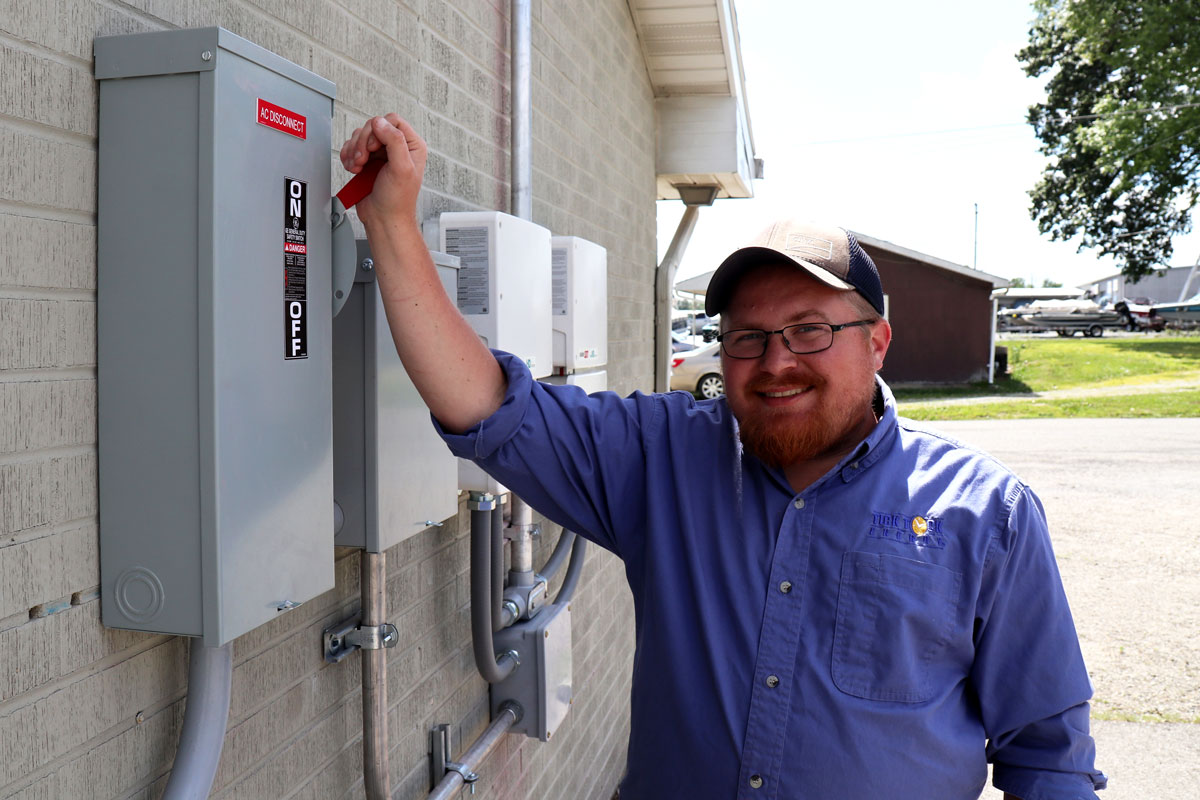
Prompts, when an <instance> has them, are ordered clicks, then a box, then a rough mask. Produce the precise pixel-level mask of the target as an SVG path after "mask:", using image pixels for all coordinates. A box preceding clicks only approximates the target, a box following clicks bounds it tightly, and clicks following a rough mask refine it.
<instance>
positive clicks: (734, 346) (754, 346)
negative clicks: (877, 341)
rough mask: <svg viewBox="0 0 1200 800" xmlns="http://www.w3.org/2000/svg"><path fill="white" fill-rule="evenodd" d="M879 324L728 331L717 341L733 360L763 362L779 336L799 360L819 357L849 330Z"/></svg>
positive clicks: (817, 324)
mask: <svg viewBox="0 0 1200 800" xmlns="http://www.w3.org/2000/svg"><path fill="white" fill-rule="evenodd" d="M876 322H878V320H874V319H860V320H855V321H854V322H844V323H842V324H841V325H830V324H829V323H828V322H805V323H802V324H800V325H788V326H787V327H786V328H780V329H779V330H777V331H762V330H758V329H756V328H742V329H739V330H736V331H726V332H725V333H722V334H721V335H720V336H718V337H717V341H718V342H720V343H721V349H722V350H723V351H725V355H727V356H729V357H730V358H762V356H763V354H764V353H766V352H767V341H768V340H769V339H770V338H771V336H772V335H774V334H776V333H778V334H779V337H780V338H781V339H783V345H784V347H786V348H787V349H788V350H790V351H792V352H793V353H795V354H796V355H798V356H803V355H808V354H809V353H819V352H821V351H822V350H828V349H829V348H830V347H832V346H833V335H834V334H835V333H837V332H838V331H840V330H844V329H846V328H856V327H858V326H860V325H874V324H875V323H876Z"/></svg>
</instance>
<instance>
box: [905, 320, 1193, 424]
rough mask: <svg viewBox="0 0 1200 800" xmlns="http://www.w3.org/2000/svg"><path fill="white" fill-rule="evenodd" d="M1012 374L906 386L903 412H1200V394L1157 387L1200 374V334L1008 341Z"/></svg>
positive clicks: (1001, 415) (918, 415) (919, 415)
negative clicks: (1052, 394) (1058, 394)
mask: <svg viewBox="0 0 1200 800" xmlns="http://www.w3.org/2000/svg"><path fill="white" fill-rule="evenodd" d="M1003 346H1006V347H1007V348H1008V364H1009V373H1010V374H1008V375H1006V376H1003V377H1001V378H1000V379H999V380H997V382H996V383H995V384H994V385H988V384H987V383H977V384H970V385H967V386H949V387H917V388H911V389H904V388H901V389H898V390H897V391H896V399H897V400H898V401H899V403H900V413H901V414H903V415H905V416H909V417H912V418H915V419H1019V418H1029V417H1176V416H1200V394H1198V393H1197V392H1192V391H1167V390H1166V387H1164V390H1161V391H1156V390H1155V384H1159V383H1164V382H1168V383H1169V382H1180V381H1197V380H1200V335H1197V334H1165V335H1160V336H1146V337H1137V338H1133V337H1122V338H1111V339H1083V338H1071V339H1062V338H1054V339H1027V340H1009V341H1006V342H1003ZM1122 386H1128V387H1130V392H1129V393H1127V394H1120V395H1112V396H1094V397H1087V398H1070V399H1068V398H1056V399H1028V397H1026V398H1022V397H1021V396H1022V395H1026V396H1028V395H1030V394H1032V393H1035V392H1038V393H1040V392H1047V391H1054V390H1058V389H1078V388H1105V387H1122ZM996 395H1011V396H1012V399H1011V400H1004V401H997V402H993V401H987V402H981V403H971V404H965V405H963V404H960V405H944V406H943V405H926V406H923V407H919V408H914V407H911V406H910V407H906V405H907V403H909V402H912V401H922V402H926V403H928V402H930V401H936V400H940V399H951V398H967V397H983V396H993V397H994V396H996Z"/></svg>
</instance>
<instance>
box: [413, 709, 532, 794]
mask: <svg viewBox="0 0 1200 800" xmlns="http://www.w3.org/2000/svg"><path fill="white" fill-rule="evenodd" d="M520 719H521V707H520V706H518V705H517V704H516V703H513V702H508V703H505V704H504V705H502V706H500V711H499V712H498V713H497V714H496V718H495V719H494V720H492V724H491V725H489V726H488V727H487V729H486V730H484V732H483V733H482V734H480V735H479V738H478V739H476V740H475V741H474V742H473V743H472V744H471V746H470V747H469V748H468V749H467V752H465V753H463V755H462V761H461V762H460V763H461V765H462V767H463V772H470V773H473V772H474V771H475V770H476V769H477V768H478V767H479V765H480V764H482V763H483V761H484V759H486V758H487V757H488V756H489V755H490V754H491V752H492V751H493V750H495V749H496V745H498V744H500V740H501V739H503V738H504V734H506V733H508V729H509V728H511V727H512V726H513V725H515V724H516V723H517V722H519V721H520ZM465 782H466V781H464V780H463V776H462V773H460V772H456V771H450V772H447V773H446V775H445V776H444V777H443V778H442V779H441V780H440V781H439V782H438V785H437V786H434V787H433V791H432V792H430V793H429V796H428V800H450V798H452V797H455V793H456V792H458V790H459V789H461V788H462V786H463V784H464V783H465Z"/></svg>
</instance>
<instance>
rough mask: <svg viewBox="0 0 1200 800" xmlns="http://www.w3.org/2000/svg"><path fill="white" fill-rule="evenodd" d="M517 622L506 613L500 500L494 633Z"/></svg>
mask: <svg viewBox="0 0 1200 800" xmlns="http://www.w3.org/2000/svg"><path fill="white" fill-rule="evenodd" d="M515 621H516V616H514V615H511V614H510V615H508V616H506V615H505V613H504V514H503V513H502V512H501V510H500V498H499V497H497V498H496V509H495V510H494V511H493V512H492V632H493V633H495V632H496V631H500V630H503V629H504V628H507V627H508V626H509V625H512V624H513V622H515Z"/></svg>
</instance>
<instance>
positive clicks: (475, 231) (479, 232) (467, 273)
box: [446, 227, 491, 314]
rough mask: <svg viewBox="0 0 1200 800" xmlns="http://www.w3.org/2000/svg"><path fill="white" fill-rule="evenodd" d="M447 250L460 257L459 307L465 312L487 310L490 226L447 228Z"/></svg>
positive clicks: (473, 312) (476, 312)
mask: <svg viewBox="0 0 1200 800" xmlns="http://www.w3.org/2000/svg"><path fill="white" fill-rule="evenodd" d="M446 252H447V253H450V254H451V255H455V256H458V258H459V264H460V265H459V268H458V310H459V311H461V312H462V313H464V314H486V313H488V296H489V280H490V279H491V276H490V275H489V274H488V271H489V270H488V229H487V228H486V227H480V228H448V229H447V230H446Z"/></svg>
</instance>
